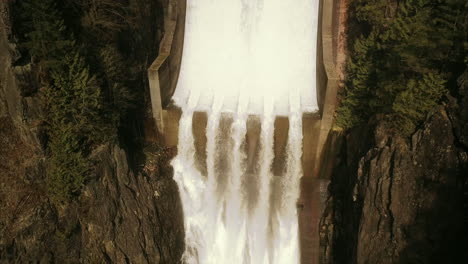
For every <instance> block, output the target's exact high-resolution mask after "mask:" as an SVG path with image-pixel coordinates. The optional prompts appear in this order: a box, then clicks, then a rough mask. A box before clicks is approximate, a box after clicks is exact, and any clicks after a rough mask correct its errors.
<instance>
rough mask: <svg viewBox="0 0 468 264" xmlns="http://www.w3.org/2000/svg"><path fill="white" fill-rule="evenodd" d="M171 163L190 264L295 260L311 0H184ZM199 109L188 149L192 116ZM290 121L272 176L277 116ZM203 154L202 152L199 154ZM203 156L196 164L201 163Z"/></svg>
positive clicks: (310, 96)
mask: <svg viewBox="0 0 468 264" xmlns="http://www.w3.org/2000/svg"><path fill="white" fill-rule="evenodd" d="M187 4H188V5H187V16H186V32H185V41H184V56H183V58H182V65H181V72H180V77H179V81H178V85H177V88H176V92H175V94H174V97H173V99H174V102H175V104H176V105H178V106H179V107H180V108H181V109H182V116H181V119H180V121H179V135H178V154H177V156H176V157H175V158H174V160H173V161H172V166H173V167H174V179H175V181H176V183H177V185H178V187H179V193H180V197H181V200H182V205H183V213H184V228H185V251H184V255H183V260H182V261H183V263H188V264H210V263H213V264H218V263H221V264H229V263H232V264H242V263H244V264H267V263H268V264H270V263H271V264H275V263H278V264H290V263H291V264H294V263H299V237H298V219H297V211H296V201H297V199H298V197H299V180H300V178H301V177H302V162H301V158H302V114H303V113H304V112H312V111H316V110H317V102H316V97H315V53H316V51H315V49H316V35H317V13H318V0H296V1H294V3H291V2H290V1H284V0H188V3H187ZM197 111H198V112H206V113H207V125H206V134H205V135H206V146H204V152H205V153H200V151H198V152H197V151H196V149H197V147H196V144H197V140H196V138H195V136H194V131H193V124H192V123H193V115H194V113H195V112H197ZM277 116H286V117H288V121H289V130H288V139H287V144H286V147H285V153H286V154H285V155H284V156H285V158H284V160H281V161H279V162H282V163H284V166H283V167H284V168H283V169H282V171H281V172H280V175H276V174H275V173H273V170H272V166H273V162H274V160H278V159H275V149H274V146H275V145H274V144H275V137H274V135H275V119H276V117H277ZM205 154H206V155H205ZM200 160H203V162H200Z"/></svg>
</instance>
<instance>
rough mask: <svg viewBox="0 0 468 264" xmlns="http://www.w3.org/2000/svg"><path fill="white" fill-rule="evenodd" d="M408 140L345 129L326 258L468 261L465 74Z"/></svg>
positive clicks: (375, 129)
mask: <svg viewBox="0 0 468 264" xmlns="http://www.w3.org/2000/svg"><path fill="white" fill-rule="evenodd" d="M464 76H465V77H461V78H460V80H459V81H460V89H459V90H458V91H457V92H454V93H455V94H453V96H451V95H449V96H448V98H447V100H446V101H447V103H446V104H444V105H443V106H440V107H439V108H437V109H436V110H434V111H433V112H432V113H431V114H430V115H429V116H428V118H427V120H426V121H425V123H424V125H423V126H422V127H421V128H420V129H418V130H417V131H416V132H415V133H414V134H413V135H412V136H411V138H401V137H398V136H391V135H392V134H391V133H390V132H389V131H388V130H386V129H385V128H384V126H382V125H380V124H379V122H376V121H374V122H372V123H371V124H369V125H368V126H366V127H361V128H356V129H354V130H352V131H350V132H349V133H347V134H346V136H345V138H344V139H343V144H342V145H341V147H340V154H339V155H338V159H337V160H336V161H335V164H334V166H335V169H334V172H333V175H332V176H331V183H330V186H329V197H328V200H327V207H326V209H325V213H324V216H323V218H322V220H321V237H322V243H321V252H322V261H321V262H322V263H372V264H374V263H375V264H377V263H466V261H468V258H467V251H466V249H467V248H468V247H467V246H468V244H467V236H466V231H467V230H466V226H467V219H466V206H467V177H468V141H467V136H468V133H467V132H468V131H467V129H468V126H467V124H468V88H467V85H466V81H465V80H464V79H463V78H465V79H466V76H467V74H466V73H465V75H464Z"/></svg>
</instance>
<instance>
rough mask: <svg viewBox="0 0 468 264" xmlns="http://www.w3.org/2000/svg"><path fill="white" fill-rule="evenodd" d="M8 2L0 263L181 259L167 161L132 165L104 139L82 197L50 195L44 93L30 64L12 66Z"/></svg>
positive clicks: (0, 76) (0, 4)
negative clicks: (61, 200) (31, 78)
mask: <svg viewBox="0 0 468 264" xmlns="http://www.w3.org/2000/svg"><path fill="white" fill-rule="evenodd" d="M8 2H9V1H0V263H179V260H180V258H181V255H182V251H183V238H184V233H183V217H182V208H181V203H180V200H179V195H178V191H177V186H176V184H175V182H174V181H173V180H172V178H171V172H170V170H168V169H167V168H162V169H161V168H159V170H155V172H148V171H147V172H143V171H138V172H135V171H136V170H134V169H131V168H130V166H129V162H128V160H129V156H128V154H127V153H126V151H125V150H123V149H122V148H120V147H119V146H117V145H105V146H101V147H99V148H98V149H96V150H95V151H94V152H93V153H92V158H93V161H94V164H95V172H96V173H95V174H94V175H95V176H94V177H93V178H91V179H89V181H88V182H87V184H86V186H85V187H84V188H83V191H82V194H81V196H80V197H79V199H78V200H77V201H75V202H73V203H70V204H68V205H64V206H54V205H53V204H52V203H51V202H50V201H49V199H48V196H47V191H46V187H45V182H44V180H45V158H46V153H45V151H44V149H43V137H44V135H43V134H44V133H43V129H42V124H41V119H42V117H41V115H42V112H43V111H42V101H41V100H42V99H41V98H40V96H38V95H37V93H34V92H33V93H31V92H30V91H31V89H29V88H31V87H29V88H28V78H27V76H28V75H29V74H30V73H31V71H32V70H31V67H30V66H28V65H26V66H16V67H15V66H12V65H13V61H15V60H16V59H17V56H18V53H17V51H16V48H15V45H14V44H12V43H11V42H10V41H9V37H10V34H11V32H10V27H9V26H8V25H7V24H6V22H8V21H9V18H8V14H9V13H8ZM30 85H31V86H34V84H30ZM25 88H27V89H25ZM33 88H34V87H33ZM32 90H33V91H34V89H32ZM25 91H26V92H25ZM166 162H167V161H166Z"/></svg>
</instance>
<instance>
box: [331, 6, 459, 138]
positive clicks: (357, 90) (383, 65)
mask: <svg viewBox="0 0 468 264" xmlns="http://www.w3.org/2000/svg"><path fill="white" fill-rule="evenodd" d="M465 8H466V2H465V1H463V0H405V1H398V2H397V1H384V0H372V1H367V0H366V1H364V0H353V1H350V6H349V11H348V12H349V21H348V22H349V23H348V24H349V25H348V26H349V29H348V51H349V53H348V55H349V56H348V58H349V59H348V61H347V64H346V73H347V77H346V80H345V91H344V93H343V98H342V101H341V107H340V108H339V109H338V116H337V123H338V125H340V126H341V127H344V128H349V127H352V126H355V125H357V124H359V123H361V122H365V121H367V120H368V119H369V118H370V117H371V116H374V115H379V116H383V118H384V120H385V121H386V123H387V124H388V126H389V127H391V128H393V129H394V130H395V131H398V132H400V133H401V134H403V135H408V134H410V133H412V132H413V131H414V130H415V128H416V127H417V126H418V124H419V123H420V122H421V121H422V120H423V119H424V118H425V117H426V114H427V113H428V112H429V111H430V110H431V109H433V108H434V107H435V106H436V105H437V104H439V103H440V100H441V99H442V97H443V95H444V94H446V93H447V92H449V91H450V87H456V78H457V77H458V76H460V75H461V74H462V72H463V71H464V68H465V65H466V64H465V63H466V57H465V56H466V55H465V54H464V47H466V32H467V31H466V30H467V14H466V12H465ZM450 92H454V91H450Z"/></svg>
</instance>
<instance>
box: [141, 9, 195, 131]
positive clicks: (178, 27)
mask: <svg viewBox="0 0 468 264" xmlns="http://www.w3.org/2000/svg"><path fill="white" fill-rule="evenodd" d="M185 7H186V2H185V0H169V2H168V8H167V10H165V12H164V36H163V39H162V40H161V43H160V45H159V53H158V57H156V59H155V60H154V61H153V63H152V64H151V66H150V67H149V69H148V80H149V86H150V96H151V109H152V112H153V118H154V120H155V123H156V127H157V129H158V132H159V133H160V134H162V133H163V131H164V117H163V106H164V105H166V104H167V103H168V101H169V100H170V97H171V96H172V94H173V92H174V90H175V87H176V85H177V79H178V77H179V70H180V64H181V63H180V62H181V59H182V48H183V34H184V28H185Z"/></svg>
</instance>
